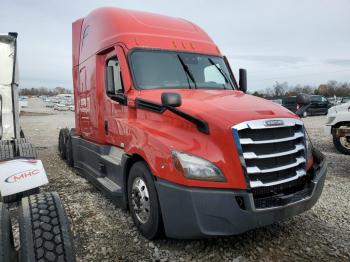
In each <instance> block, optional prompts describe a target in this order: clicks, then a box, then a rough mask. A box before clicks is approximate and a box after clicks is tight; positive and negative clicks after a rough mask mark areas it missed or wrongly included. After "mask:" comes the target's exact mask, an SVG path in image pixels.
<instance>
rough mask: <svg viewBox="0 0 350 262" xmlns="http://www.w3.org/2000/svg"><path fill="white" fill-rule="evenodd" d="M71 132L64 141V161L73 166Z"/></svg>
mask: <svg viewBox="0 0 350 262" xmlns="http://www.w3.org/2000/svg"><path fill="white" fill-rule="evenodd" d="M71 135H72V134H69V135H68V137H67V141H66V162H67V164H68V166H70V167H73V166H74V158H73V147H72V136H71Z"/></svg>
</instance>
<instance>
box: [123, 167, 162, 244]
mask: <svg viewBox="0 0 350 262" xmlns="http://www.w3.org/2000/svg"><path fill="white" fill-rule="evenodd" d="M128 202H129V208H130V212H131V216H132V218H133V221H134V224H135V226H136V227H137V228H138V229H139V231H140V232H141V234H142V235H143V236H144V237H146V238H148V239H154V238H156V237H157V236H159V234H160V232H161V229H162V219H161V212H160V208H159V202H158V196H157V191H156V188H155V185H154V182H153V177H152V174H151V172H150V170H149V169H148V167H147V165H146V164H145V163H144V162H137V163H135V164H134V165H133V166H132V167H131V170H130V174H129V178H128Z"/></svg>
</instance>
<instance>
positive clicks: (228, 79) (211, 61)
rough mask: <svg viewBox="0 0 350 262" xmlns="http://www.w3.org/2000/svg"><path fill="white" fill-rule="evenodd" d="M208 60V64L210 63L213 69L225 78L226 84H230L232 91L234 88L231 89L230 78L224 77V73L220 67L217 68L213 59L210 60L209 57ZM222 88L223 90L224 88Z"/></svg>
mask: <svg viewBox="0 0 350 262" xmlns="http://www.w3.org/2000/svg"><path fill="white" fill-rule="evenodd" d="M208 60H209V62H210V63H211V64H212V65H213V66H215V68H216V69H217V70H218V71H219V72H220V73H221V75H222V76H223V77H224V78H225V81H226V83H228V84H230V86H231V87H232V89H234V88H233V84H232V82H231V80H230V78H229V77H228V76H227V75H226V73H225V71H224V70H222V69H221V68H220V67H218V66H217V65H216V64H215V62H214V61H213V59H211V58H210V57H208ZM224 88H225V86H224Z"/></svg>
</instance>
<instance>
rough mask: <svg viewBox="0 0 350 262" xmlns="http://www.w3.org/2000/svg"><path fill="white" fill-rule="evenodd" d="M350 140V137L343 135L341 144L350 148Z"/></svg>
mask: <svg viewBox="0 0 350 262" xmlns="http://www.w3.org/2000/svg"><path fill="white" fill-rule="evenodd" d="M349 140H350V139H348V138H347V137H341V138H340V139H339V141H340V144H341V145H342V146H343V147H344V148H346V149H349V150H350V141H349Z"/></svg>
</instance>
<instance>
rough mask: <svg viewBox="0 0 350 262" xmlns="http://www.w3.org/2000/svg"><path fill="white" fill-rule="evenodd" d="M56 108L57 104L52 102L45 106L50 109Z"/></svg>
mask: <svg viewBox="0 0 350 262" xmlns="http://www.w3.org/2000/svg"><path fill="white" fill-rule="evenodd" d="M54 106H55V104H54V103H52V102H48V103H47V104H46V105H45V107H48V108H53V107H54Z"/></svg>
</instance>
